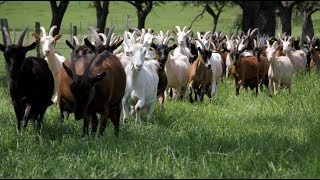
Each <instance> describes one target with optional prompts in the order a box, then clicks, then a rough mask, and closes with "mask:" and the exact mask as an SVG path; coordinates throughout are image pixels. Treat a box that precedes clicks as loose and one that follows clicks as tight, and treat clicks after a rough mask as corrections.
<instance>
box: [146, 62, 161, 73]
mask: <svg viewBox="0 0 320 180" xmlns="http://www.w3.org/2000/svg"><path fill="white" fill-rule="evenodd" d="M144 63H145V64H146V65H147V66H148V67H149V68H151V69H152V70H153V71H154V72H157V69H159V68H160V63H159V62H158V61H156V60H154V59H151V60H148V61H145V62H144Z"/></svg>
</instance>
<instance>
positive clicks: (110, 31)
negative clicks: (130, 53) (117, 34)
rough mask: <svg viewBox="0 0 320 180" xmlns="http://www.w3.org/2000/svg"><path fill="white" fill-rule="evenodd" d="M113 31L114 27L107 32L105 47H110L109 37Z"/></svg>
mask: <svg viewBox="0 0 320 180" xmlns="http://www.w3.org/2000/svg"><path fill="white" fill-rule="evenodd" d="M113 30H114V27H113V26H112V27H111V28H110V29H109V32H108V35H107V42H106V45H107V46H110V40H111V35H112V33H113Z"/></svg>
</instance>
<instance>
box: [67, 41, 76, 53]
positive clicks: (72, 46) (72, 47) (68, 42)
mask: <svg viewBox="0 0 320 180" xmlns="http://www.w3.org/2000/svg"><path fill="white" fill-rule="evenodd" d="M66 43H67V45H68V46H69V48H71V49H72V50H74V49H75V47H74V45H72V44H71V43H70V41H68V40H67V39H66Z"/></svg>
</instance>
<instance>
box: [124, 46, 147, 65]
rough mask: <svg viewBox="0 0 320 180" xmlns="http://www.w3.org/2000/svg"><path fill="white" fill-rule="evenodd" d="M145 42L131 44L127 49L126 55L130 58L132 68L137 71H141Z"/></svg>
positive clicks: (145, 49)
mask: <svg viewBox="0 0 320 180" xmlns="http://www.w3.org/2000/svg"><path fill="white" fill-rule="evenodd" d="M146 45H147V43H145V44H140V43H137V44H133V45H132V46H130V47H129V49H128V55H129V58H130V60H131V63H132V64H133V68H134V69H135V70H137V71H141V69H142V67H143V63H144V60H145V55H146V51H147V48H146Z"/></svg>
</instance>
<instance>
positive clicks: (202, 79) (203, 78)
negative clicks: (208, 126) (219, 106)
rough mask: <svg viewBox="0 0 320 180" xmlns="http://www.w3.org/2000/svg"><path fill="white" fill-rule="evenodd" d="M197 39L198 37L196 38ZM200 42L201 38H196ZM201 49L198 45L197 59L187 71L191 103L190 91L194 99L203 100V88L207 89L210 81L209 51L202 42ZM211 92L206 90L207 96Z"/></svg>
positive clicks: (191, 101) (191, 100)
mask: <svg viewBox="0 0 320 180" xmlns="http://www.w3.org/2000/svg"><path fill="white" fill-rule="evenodd" d="M196 40H198V39H196ZM198 41H199V42H200V43H202V42H201V40H198ZM202 46H203V49H201V48H200V47H198V56H197V59H196V60H195V61H194V62H193V63H192V64H191V67H190V68H189V71H188V78H189V81H188V82H189V83H188V86H189V101H190V103H193V102H194V101H193V98H192V93H194V95H195V101H197V100H198V96H199V98H200V101H203V95H204V92H205V90H207V89H208V86H210V85H211V81H212V71H211V65H210V60H209V59H210V57H211V52H210V51H208V50H207V49H206V48H205V45H204V44H203V43H202ZM210 93H211V92H208V95H209V98H211V96H210Z"/></svg>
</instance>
